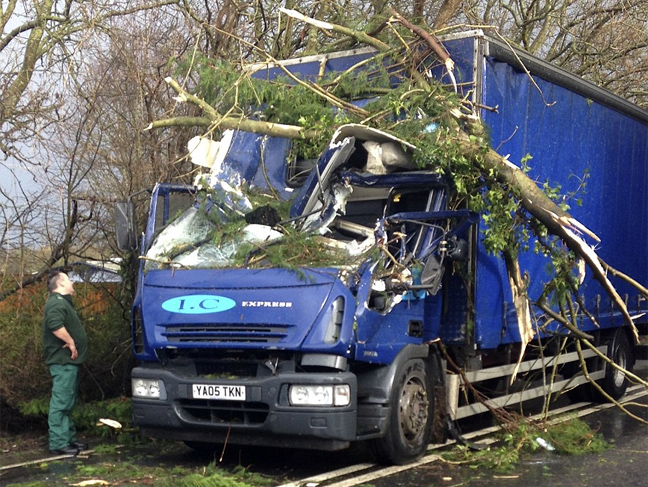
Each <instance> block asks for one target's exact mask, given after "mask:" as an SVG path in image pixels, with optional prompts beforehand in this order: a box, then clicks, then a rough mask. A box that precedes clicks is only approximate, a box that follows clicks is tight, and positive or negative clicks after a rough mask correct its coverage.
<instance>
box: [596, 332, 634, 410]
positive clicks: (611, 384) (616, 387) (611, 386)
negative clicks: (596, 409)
mask: <svg viewBox="0 0 648 487" xmlns="http://www.w3.org/2000/svg"><path fill="white" fill-rule="evenodd" d="M606 355H607V356H608V358H610V359H611V360H612V361H614V363H615V364H617V365H618V366H619V367H621V368H623V369H625V370H627V371H628V372H632V368H633V367H634V348H633V347H632V345H631V344H630V339H629V338H628V333H627V332H626V330H625V328H619V329H617V330H616V331H615V332H614V335H613V336H612V339H611V340H610V341H609V342H608V344H607V353H606ZM598 384H599V385H600V386H601V388H602V389H603V390H604V391H605V392H606V393H607V394H608V395H609V396H610V397H612V398H613V399H619V398H621V397H623V395H624V394H625V392H626V389H627V388H628V378H627V377H626V375H625V373H624V372H623V371H621V370H619V369H617V368H616V367H613V366H612V365H610V364H608V363H606V364H605V377H603V379H601V380H600V382H598ZM597 392H598V391H597ZM596 399H599V400H605V399H606V398H605V397H604V396H603V395H602V394H600V393H599V394H598V397H597V398H596Z"/></svg>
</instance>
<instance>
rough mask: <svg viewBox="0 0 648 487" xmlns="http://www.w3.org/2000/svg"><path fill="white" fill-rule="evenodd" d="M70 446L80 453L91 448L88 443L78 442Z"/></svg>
mask: <svg viewBox="0 0 648 487" xmlns="http://www.w3.org/2000/svg"><path fill="white" fill-rule="evenodd" d="M70 446H73V447H74V448H76V449H77V450H79V451H84V450H87V449H88V448H90V445H88V444H87V443H80V442H78V441H73V442H72V443H70Z"/></svg>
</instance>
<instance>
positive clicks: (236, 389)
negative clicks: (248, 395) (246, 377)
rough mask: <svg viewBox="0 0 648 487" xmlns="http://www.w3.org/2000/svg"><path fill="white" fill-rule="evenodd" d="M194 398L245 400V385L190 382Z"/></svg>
mask: <svg viewBox="0 0 648 487" xmlns="http://www.w3.org/2000/svg"><path fill="white" fill-rule="evenodd" d="M192 386H193V397H194V399H227V400H229V401H245V386H223V385H214V384H192Z"/></svg>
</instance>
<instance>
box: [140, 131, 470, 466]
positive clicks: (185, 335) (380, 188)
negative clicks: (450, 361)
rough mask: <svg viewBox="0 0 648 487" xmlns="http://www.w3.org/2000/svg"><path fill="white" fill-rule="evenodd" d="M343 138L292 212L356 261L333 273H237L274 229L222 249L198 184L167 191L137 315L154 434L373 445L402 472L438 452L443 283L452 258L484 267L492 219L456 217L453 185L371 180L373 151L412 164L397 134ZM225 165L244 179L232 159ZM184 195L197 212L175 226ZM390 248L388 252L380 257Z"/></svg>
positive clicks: (431, 175) (249, 230) (430, 178)
mask: <svg viewBox="0 0 648 487" xmlns="http://www.w3.org/2000/svg"><path fill="white" fill-rule="evenodd" d="M352 134H355V135H352ZM233 137H234V138H235V139H236V138H241V140H240V141H237V140H232V141H231V142H230V148H231V147H232V146H235V145H236V144H238V143H242V144H247V143H251V144H255V143H257V142H258V141H259V139H260V138H259V137H258V136H255V135H252V134H245V133H235V134H234V135H233ZM337 137H338V138H339V139H340V140H339V141H337V140H334V142H333V144H332V145H331V146H330V147H329V149H328V150H327V151H325V153H324V155H323V156H322V158H321V159H320V161H319V162H318V164H317V166H316V167H315V168H314V169H313V170H312V172H311V174H310V176H309V177H308V178H307V179H306V181H305V182H304V183H303V185H302V186H301V189H300V190H299V191H298V192H297V194H296V195H295V196H294V197H293V198H292V199H291V201H292V203H291V207H290V220H291V221H293V222H295V221H299V222H300V223H299V224H298V227H299V229H300V231H301V232H304V233H308V234H313V233H314V234H317V235H321V237H316V238H318V239H320V240H322V241H323V242H324V243H325V245H327V246H330V247H332V248H334V249H336V251H338V252H340V251H341V252H342V254H341V257H342V258H340V259H339V262H338V263H337V265H334V266H333V265H332V266H331V267H323V268H308V267H301V266H300V267H298V268H297V269H287V268H258V269H251V268H233V267H231V266H232V265H233V264H232V263H231V262H229V261H228V260H227V259H228V258H231V256H232V255H233V253H235V250H236V247H237V246H239V245H242V243H243V242H251V241H254V242H256V243H257V244H258V245H272V244H273V243H272V241H271V239H272V238H274V237H273V236H272V229H271V228H270V227H268V226H264V225H259V224H257V223H251V224H248V225H246V227H245V228H244V229H243V231H242V232H243V236H242V237H241V238H240V239H237V240H236V242H235V243H234V244H232V245H230V246H228V245H229V244H227V243H223V244H221V245H220V246H219V248H215V246H213V244H212V243H211V240H208V239H205V235H208V234H209V232H210V231H212V230H213V228H211V227H212V224H211V223H210V221H209V220H208V219H207V218H206V216H205V214H207V213H208V212H204V213H203V212H201V210H200V208H201V207H203V208H204V206H205V205H204V202H200V201H199V198H198V197H196V196H195V192H194V190H193V188H187V187H178V186H170V185H158V186H157V187H156V188H155V190H154V192H153V198H152V202H153V203H152V206H151V211H150V215H151V218H150V221H149V225H148V228H147V230H146V232H145V236H144V238H143V242H142V247H143V249H147V253H146V258H145V259H144V264H143V273H142V275H141V276H140V277H141V280H140V283H139V289H138V294H137V298H136V300H135V305H134V311H133V313H134V318H133V322H134V343H135V352H136V356H137V358H138V360H139V361H140V362H141V365H140V366H138V367H136V368H135V369H134V370H133V372H132V377H133V414H134V419H135V422H136V424H137V425H138V426H139V427H140V429H141V430H142V432H143V434H148V435H152V436H163V437H167V438H177V439H181V440H185V441H187V442H189V443H191V444H193V445H194V446H195V445H197V444H199V443H200V442H205V443H214V442H225V441H226V439H227V441H229V442H231V443H238V444H269V445H282V446H291V447H303V448H318V449H340V448H344V447H347V446H349V444H350V442H352V441H358V440H363V439H373V441H374V443H375V448H376V451H377V452H378V454H379V455H380V456H381V457H382V458H384V459H385V460H387V461H391V462H398V463H401V462H404V461H409V460H411V459H414V458H416V457H417V456H419V455H420V454H422V452H423V451H424V449H425V448H426V446H427V445H428V444H429V443H430V441H431V438H432V435H433V434H434V433H435V431H434V428H432V427H431V425H432V423H433V421H434V418H435V409H436V408H437V407H438V406H436V405H435V403H436V402H439V403H441V405H442V407H441V410H445V405H444V404H445V399H444V397H445V396H444V389H443V386H444V381H443V375H444V372H443V366H442V362H441V357H440V355H439V352H438V350H437V349H436V348H435V346H434V345H430V344H431V343H434V342H435V340H437V338H438V336H439V329H438V328H439V324H440V313H441V294H440V293H439V289H440V288H441V282H442V280H443V279H444V270H445V269H446V268H447V266H448V265H450V262H453V261H455V262H467V261H468V260H469V255H468V254H469V251H468V241H467V239H468V238H470V233H471V229H472V228H473V225H474V223H475V222H476V221H477V215H476V214H473V213H472V212H469V211H466V210H459V211H451V210H448V209H447V207H446V201H447V193H448V191H449V190H450V187H449V181H448V180H447V178H445V177H444V176H442V175H440V174H438V173H435V172H431V171H415V170H410V171H405V172H398V173H384V174H376V173H372V172H367V171H366V166H367V160H368V152H367V150H366V149H365V148H364V146H366V145H367V144H366V143H367V142H371V143H378V144H383V145H385V147H387V144H389V145H390V146H391V148H392V149H395V151H396V152H398V151H400V152H402V154H401V156H402V157H406V155H407V154H406V152H404V151H402V149H401V148H400V143H398V142H397V141H393V140H391V139H390V137H389V136H387V135H386V134H383V133H380V132H378V131H371V130H368V129H366V128H365V127H359V126H358V127H355V126H345V127H343V128H342V129H341V130H340V131H338V133H337ZM277 160H280V159H277ZM281 163H282V165H283V161H281ZM264 169H268V168H267V167H266V168H264ZM219 170H220V171H221V172H223V171H225V172H227V171H229V168H228V161H227V160H226V161H225V163H224V165H223V166H221V167H220V168H219ZM221 196H222V195H221ZM212 197H213V196H212ZM243 197H244V196H243ZM226 200H227V201H234V200H237V201H236V203H233V204H232V205H231V207H232V208H233V207H234V206H238V205H241V199H240V198H239V199H236V198H228V197H227V196H225V197H223V198H222V199H221V200H220V202H219V205H218V208H219V211H220V209H222V208H224V207H226V206H227V203H226V202H225V201H226ZM181 201H184V203H185V205H187V206H188V208H187V209H186V210H185V211H184V212H183V213H182V214H181V216H180V217H178V218H176V219H175V220H173V221H170V219H169V217H168V215H171V214H174V212H177V210H178V202H181ZM211 205H212V208H215V207H216V205H215V204H214V201H211ZM244 206H245V204H244ZM261 227H264V228H261ZM154 235H156V237H155V238H154V239H153V238H152V236H154ZM278 238H281V237H278ZM283 238H286V237H283ZM376 241H378V242H380V248H382V249H383V250H382V252H381V251H379V252H375V251H373V252H372V249H376ZM228 248H230V250H229V251H228V250H227V249H228ZM172 249H177V250H172ZM170 255H171V259H170V260H169V261H168V262H163V261H162V257H163V256H164V257H165V258H167V259H168V258H169V256H170ZM385 255H388V257H386V256H385ZM446 280H447V278H446ZM441 419H442V418H441V416H439V417H438V418H437V431H436V433H437V438H439V437H440V436H442V435H443V431H442V428H443V426H444V424H443V423H442V421H441Z"/></svg>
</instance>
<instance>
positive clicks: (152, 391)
mask: <svg viewBox="0 0 648 487" xmlns="http://www.w3.org/2000/svg"><path fill="white" fill-rule="evenodd" d="M131 387H132V389H133V397H143V398H145V399H161V398H162V395H163V393H162V391H163V389H164V385H163V384H162V381H160V380H158V379H131Z"/></svg>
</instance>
